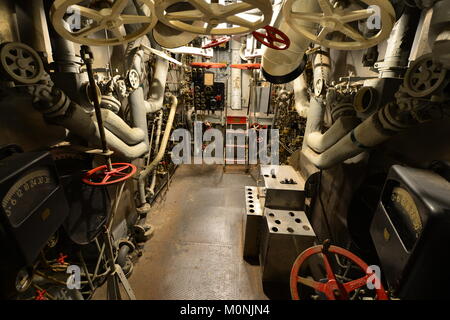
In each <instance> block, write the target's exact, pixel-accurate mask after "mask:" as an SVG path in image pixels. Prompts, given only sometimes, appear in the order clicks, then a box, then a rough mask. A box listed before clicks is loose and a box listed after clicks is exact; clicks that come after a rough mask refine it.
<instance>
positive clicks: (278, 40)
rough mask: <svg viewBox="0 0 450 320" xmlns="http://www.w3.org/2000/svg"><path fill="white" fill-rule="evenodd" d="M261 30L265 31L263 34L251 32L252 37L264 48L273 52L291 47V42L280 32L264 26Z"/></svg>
mask: <svg viewBox="0 0 450 320" xmlns="http://www.w3.org/2000/svg"><path fill="white" fill-rule="evenodd" d="M263 29H264V30H265V31H266V32H265V33H262V32H259V31H253V32H252V35H253V36H254V37H255V39H256V40H258V42H261V43H262V44H263V45H265V46H266V47H269V48H271V49H275V50H286V49H288V48H289V46H290V45H291V40H289V37H288V36H287V35H286V34H285V33H284V32H282V31H281V30H278V29H277V28H274V27H271V26H265V27H264V28H263Z"/></svg>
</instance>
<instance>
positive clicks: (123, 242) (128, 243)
mask: <svg viewBox="0 0 450 320" xmlns="http://www.w3.org/2000/svg"><path fill="white" fill-rule="evenodd" d="M122 246H127V247H128V248H130V251H129V252H128V253H129V254H130V253H132V252H133V251H134V250H136V246H135V245H134V243H133V242H131V241H130V240H127V239H120V240H119V241H118V242H117V248H119V249H120V248H121V247H122Z"/></svg>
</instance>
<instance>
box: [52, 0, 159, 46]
mask: <svg viewBox="0 0 450 320" xmlns="http://www.w3.org/2000/svg"><path fill="white" fill-rule="evenodd" d="M83 2H85V1H84V0H56V1H55V2H54V3H53V6H52V8H51V12H50V16H51V20H52V23H53V26H54V28H55V30H56V31H57V32H58V33H59V34H60V35H61V36H62V37H63V38H65V39H68V40H70V41H73V42H76V43H81V44H85V45H91V46H107V45H109V46H114V45H120V44H124V43H128V42H130V41H133V40H136V39H137V38H139V37H142V36H144V35H145V34H147V33H148V32H149V31H150V30H151V29H152V28H153V27H154V26H155V24H156V22H157V21H158V20H157V18H156V15H155V8H154V3H153V0H137V2H138V3H139V4H142V5H143V7H142V8H143V11H144V12H147V13H149V15H148V16H147V15H132V14H124V13H123V11H124V9H125V8H126V7H127V6H128V5H129V4H133V0H115V1H114V2H113V4H112V5H111V7H110V8H95V7H86V6H83V5H82V3H83ZM68 13H72V15H71V16H70V18H69V19H68V20H67V21H66V20H65V16H66V14H68ZM67 24H68V25H69V26H68V27H69V29H70V30H68V29H67V28H66V25H67ZM127 24H134V25H140V27H139V28H137V30H136V31H134V32H132V33H130V34H127V33H126V30H125V28H124V25H127Z"/></svg>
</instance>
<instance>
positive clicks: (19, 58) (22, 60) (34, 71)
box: [0, 42, 45, 85]
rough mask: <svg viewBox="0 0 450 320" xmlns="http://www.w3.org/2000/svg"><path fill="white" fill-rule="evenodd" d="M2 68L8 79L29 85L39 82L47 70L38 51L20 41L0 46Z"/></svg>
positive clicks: (0, 65)
mask: <svg viewBox="0 0 450 320" xmlns="http://www.w3.org/2000/svg"><path fill="white" fill-rule="evenodd" d="M0 70H1V72H2V74H3V75H4V76H5V77H6V78H7V79H8V80H12V81H14V82H15V83H18V84H28V85H29V84H35V83H37V82H39V81H40V80H41V78H42V77H43V76H44V72H45V71H44V64H43V63H42V60H41V57H39V55H38V53H37V52H36V51H35V50H34V49H33V48H31V47H29V46H27V45H26V44H23V43H20V42H6V43H4V44H2V45H1V46H0Z"/></svg>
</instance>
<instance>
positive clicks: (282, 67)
mask: <svg viewBox="0 0 450 320" xmlns="http://www.w3.org/2000/svg"><path fill="white" fill-rule="evenodd" d="M293 9H294V11H303V12H315V11H318V10H319V6H318V2H317V1H309V0H308V1H296V2H295V3H294V5H293ZM313 25H314V24H313V23H311V22H304V23H303V26H305V27H312V26H313ZM275 27H276V28H278V29H279V30H281V31H282V32H284V33H285V34H286V35H287V36H288V37H289V39H290V40H291V45H290V47H289V48H288V49H287V50H275V49H271V48H268V47H265V48H264V51H263V57H262V73H263V75H264V77H265V78H266V79H267V80H268V81H270V82H272V83H287V82H290V81H292V80H294V79H295V78H297V77H298V76H299V75H300V74H301V73H302V72H303V69H304V65H305V60H304V56H305V52H306V50H307V49H308V46H309V44H310V43H311V41H310V40H309V39H307V38H305V37H303V36H301V35H299V34H298V33H297V32H295V31H294V30H292V29H291V28H290V27H289V25H288V24H287V22H286V20H285V19H284V17H282V18H281V19H280V21H279V23H278V24H276V25H275Z"/></svg>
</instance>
